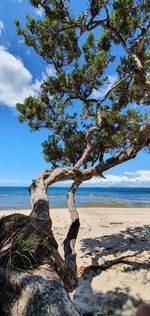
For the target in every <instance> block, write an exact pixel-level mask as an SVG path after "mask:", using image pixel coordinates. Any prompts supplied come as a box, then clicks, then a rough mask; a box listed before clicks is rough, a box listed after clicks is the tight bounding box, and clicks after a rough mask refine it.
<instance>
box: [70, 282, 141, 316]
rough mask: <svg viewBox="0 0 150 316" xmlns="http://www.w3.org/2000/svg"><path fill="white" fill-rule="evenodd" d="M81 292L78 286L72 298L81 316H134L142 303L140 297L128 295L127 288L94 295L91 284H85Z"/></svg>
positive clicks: (128, 290)
mask: <svg viewBox="0 0 150 316" xmlns="http://www.w3.org/2000/svg"><path fill="white" fill-rule="evenodd" d="M82 283H83V281H82ZM90 288H91V290H90ZM83 289H84V290H85V292H84V294H83V293H82V291H83ZM82 291H81V290H80V286H79V288H77V290H76V291H75V294H74V297H73V301H74V304H75V307H76V309H77V311H78V312H79V313H80V314H81V315H82V316H121V315H128V316H134V315H135V313H136V311H137V309H138V307H139V305H140V304H141V303H143V300H142V299H141V298H140V297H137V298H135V297H134V296H133V295H131V294H130V289H129V288H127V289H121V288H119V287H117V288H115V289H113V290H112V291H111V290H110V291H107V292H106V293H102V292H98V293H94V292H93V290H92V287H91V283H89V284H88V285H87V283H86V284H85V287H83V284H82ZM88 292H89V295H87V293H88ZM85 293H86V294H85Z"/></svg>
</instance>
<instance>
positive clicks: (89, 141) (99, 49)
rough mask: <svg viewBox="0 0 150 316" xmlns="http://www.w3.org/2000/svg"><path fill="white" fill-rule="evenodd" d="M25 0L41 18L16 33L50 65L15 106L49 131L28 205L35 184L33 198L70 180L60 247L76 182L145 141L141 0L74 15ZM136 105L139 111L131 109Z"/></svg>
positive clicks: (132, 153) (58, 0)
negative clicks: (35, 89) (44, 166)
mask: <svg viewBox="0 0 150 316" xmlns="http://www.w3.org/2000/svg"><path fill="white" fill-rule="evenodd" d="M30 3H31V5H33V7H35V8H38V7H39V6H40V7H41V8H42V9H43V18H42V19H35V17H31V16H29V15H27V23H26V28H23V27H21V26H20V23H19V21H16V25H17V33H18V35H22V36H23V37H24V41H25V44H26V45H27V46H31V47H33V48H34V50H35V51H36V52H37V53H38V54H39V55H40V56H41V57H42V58H43V59H44V60H45V61H46V63H48V64H49V65H50V67H51V73H50V75H49V76H48V77H47V78H46V79H45V80H43V82H42V84H41V88H40V91H39V95H38V96H34V97H33V96H29V97H28V98H26V99H25V101H24V103H23V104H17V109H18V110H19V112H20V115H19V121H20V122H23V121H27V123H28V125H29V126H30V127H31V129H32V130H38V129H40V128H47V129H49V130H50V135H49V137H48V140H46V141H45V142H44V143H43V153H44V156H45V159H46V161H48V162H50V163H51V164H52V169H51V170H45V171H43V172H42V173H41V174H40V175H39V176H38V177H37V178H36V180H35V181H34V182H33V184H32V185H31V190H30V192H31V199H32V204H33V207H34V203H35V200H36V201H37V200H38V199H39V189H38V190H37V187H40V191H41V199H43V200H46V201H47V196H46V190H47V187H48V186H49V185H51V184H52V183H54V182H57V181H62V180H66V179H72V180H74V183H73V184H72V186H71V188H70V190H69V192H68V207H69V210H70V213H71V218H72V226H71V229H72V228H75V229H73V230H72V232H73V233H72V234H71V231H70V232H69V234H68V236H67V240H66V241H65V244H64V245H65V249H67V248H68V247H69V244H70V242H71V240H74V242H75V239H76V236H77V232H78V229H79V218H78V213H77V210H76V208H75V202H74V195H75V192H76V190H77V188H78V187H79V185H80V184H81V183H82V182H83V181H85V180H87V179H91V178H92V177H93V176H95V177H96V176H103V173H104V171H106V170H108V169H110V168H112V167H114V166H116V165H118V164H121V163H123V162H125V161H127V160H129V159H132V158H135V157H136V155H137V153H138V152H139V151H140V150H141V149H143V148H145V147H147V148H148V146H149V143H150V121H149V118H148V110H147V111H146V110H145V109H146V106H147V105H148V104H149V99H150V98H149V97H150V95H149V91H150V90H149V87H150V80H149V76H148V64H149V58H148V29H149V15H148V14H149V10H148V3H147V2H146V1H144V0H132V1H131V0H125V1H124V0H115V1H109V0H108V1H107V0H98V1H95V0H89V1H88V5H87V8H86V10H84V11H83V12H81V13H80V14H79V15H78V16H76V15H75V14H73V12H72V11H73V10H72V7H71V2H70V1H67V0H63V1H62V0H52V1H50V0H30ZM119 51H120V53H119ZM117 54H119V55H120V56H119V57H118V56H117ZM109 68H110V69H113V70H112V71H113V73H114V77H115V78H116V81H115V82H114V84H113V85H112V86H111V87H110V89H109V90H107V92H106V94H105V95H103V96H102V97H99V96H98V95H101V89H104V87H106V83H108V82H109V78H110V76H109V75H107V73H109ZM97 91H99V92H97ZM96 92H97V93H96ZM97 96H98V97H97ZM133 104H136V105H137V107H136V108H135V107H132V105H133ZM141 104H142V105H143V107H142V112H141V111H139V110H138V105H141ZM106 157H107V158H106ZM36 192H38V194H37V193H36ZM73 223H74V224H73ZM68 239H69V243H68ZM65 252H67V250H66V251H65ZM66 256H67V254H66ZM67 260H70V256H69V258H68V259H67ZM68 263H69V264H71V263H70V262H69V261H68Z"/></svg>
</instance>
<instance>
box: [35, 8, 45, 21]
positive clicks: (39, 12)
mask: <svg viewBox="0 0 150 316" xmlns="http://www.w3.org/2000/svg"><path fill="white" fill-rule="evenodd" d="M34 11H35V13H36V15H38V16H39V17H40V18H41V17H42V16H43V13H44V9H43V8H42V7H41V6H39V7H38V8H36V9H35V10H34Z"/></svg>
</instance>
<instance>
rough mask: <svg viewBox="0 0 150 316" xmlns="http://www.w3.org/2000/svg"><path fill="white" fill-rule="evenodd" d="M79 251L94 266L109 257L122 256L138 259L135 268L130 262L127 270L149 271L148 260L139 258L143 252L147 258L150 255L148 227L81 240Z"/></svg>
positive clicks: (133, 228)
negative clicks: (89, 258) (89, 259)
mask: <svg viewBox="0 0 150 316" xmlns="http://www.w3.org/2000/svg"><path fill="white" fill-rule="evenodd" d="M81 251H82V252H83V253H84V255H83V256H84V257H88V256H90V257H91V260H92V264H93V265H94V266H95V265H99V263H100V261H101V262H103V261H104V260H107V257H109V256H111V255H113V256H114V258H115V257H116V258H119V257H120V256H121V255H122V254H123V255H127V256H128V255H129V256H130V255H131V256H132V257H134V256H135V257H136V256H138V258H139V260H138V261H139V262H136V263H137V264H136V266H135V261H134V262H133V261H130V268H129V269H135V268H136V269H140V268H141V269H142V268H143V269H150V263H149V260H148V259H149V258H147V260H146V259H145V258H144V257H143V258H142V255H141V256H140V254H142V253H143V252H144V251H146V252H147V255H148V256H147V257H149V255H150V226H149V225H144V226H140V227H130V228H127V229H126V230H122V231H120V232H119V233H116V234H112V235H105V236H101V237H95V238H85V239H82V240H81Z"/></svg>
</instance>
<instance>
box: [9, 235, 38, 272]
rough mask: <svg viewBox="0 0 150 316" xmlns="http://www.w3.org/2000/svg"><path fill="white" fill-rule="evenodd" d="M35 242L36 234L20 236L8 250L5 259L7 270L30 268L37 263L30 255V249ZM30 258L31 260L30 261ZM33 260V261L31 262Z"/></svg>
mask: <svg viewBox="0 0 150 316" xmlns="http://www.w3.org/2000/svg"><path fill="white" fill-rule="evenodd" d="M35 244H37V236H36V235H35V234H34V233H33V234H30V236H22V238H20V240H17V241H16V243H14V246H13V247H12V249H10V250H9V251H8V254H7V256H6V259H5V266H6V267H7V269H9V270H27V269H32V267H33V265H35V264H37V262H36V260H35V259H34V257H33V255H32V249H33V247H34V245H35ZM31 259H32V262H31ZM33 262H34V263H33Z"/></svg>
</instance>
